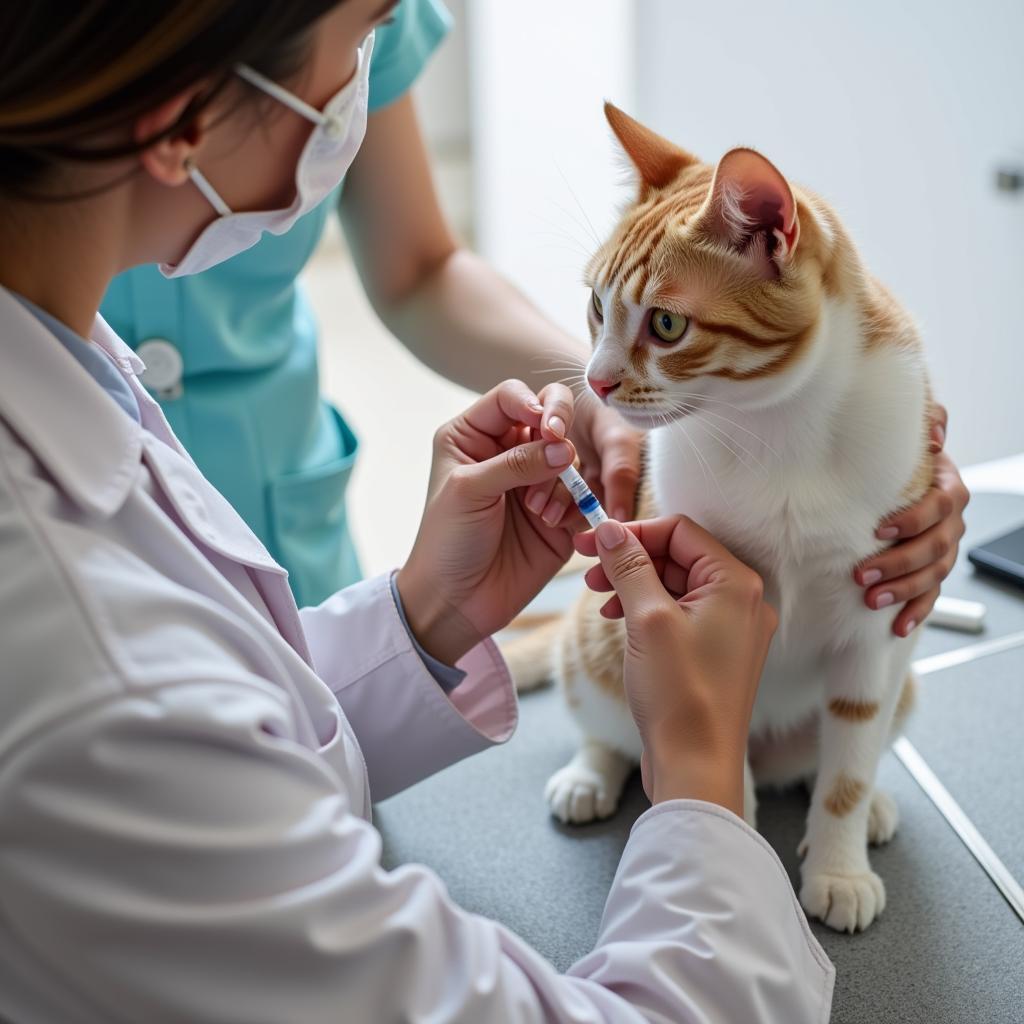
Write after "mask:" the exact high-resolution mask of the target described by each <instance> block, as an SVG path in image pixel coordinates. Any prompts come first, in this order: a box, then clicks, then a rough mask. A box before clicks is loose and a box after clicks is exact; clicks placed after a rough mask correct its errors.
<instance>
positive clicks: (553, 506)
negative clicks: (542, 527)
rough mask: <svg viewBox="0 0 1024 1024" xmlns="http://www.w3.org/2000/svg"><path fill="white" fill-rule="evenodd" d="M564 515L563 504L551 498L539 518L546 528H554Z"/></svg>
mask: <svg viewBox="0 0 1024 1024" xmlns="http://www.w3.org/2000/svg"><path fill="white" fill-rule="evenodd" d="M564 513H565V503H564V502H561V501H558V500H557V499H554V498H553V499H552V500H551V501H550V502H549V503H548V507H547V508H546V509H544V515H542V516H541V519H543V520H544V522H545V523H547V524H548V526H555V525H557V524H558V523H559V522H560V521H561V518H562V515H563V514H564Z"/></svg>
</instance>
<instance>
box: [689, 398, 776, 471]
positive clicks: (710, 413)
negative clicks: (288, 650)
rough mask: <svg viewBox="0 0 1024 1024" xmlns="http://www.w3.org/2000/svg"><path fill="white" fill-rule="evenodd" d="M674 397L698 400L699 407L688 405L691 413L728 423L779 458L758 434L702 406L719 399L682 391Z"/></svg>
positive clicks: (727, 403) (732, 406)
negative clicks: (699, 402) (712, 417)
mask: <svg viewBox="0 0 1024 1024" xmlns="http://www.w3.org/2000/svg"><path fill="white" fill-rule="evenodd" d="M674 397H681V398H692V399H699V400H700V401H701V403H702V404H701V405H700V406H696V405H692V404H691V405H690V410H691V411H695V412H699V413H701V414H703V415H705V416H714V417H715V418H716V419H719V420H722V421H723V422H725V423H728V424H730V425H731V426H734V427H736V428H737V430H742V431H743V433H744V434H749V435H750V436H751V437H752V438H753V439H754V440H755V441H757V442H758V444H762V445H764V446H765V448H767V449H768V451H770V452H771V453H772V455H774V456H775V458H780V456H779V453H778V452H777V451H776V450H775V449H774V448H773V447H772V446H771V445H770V444H769V443H768V442H767V441H766V440H765V439H764V438H763V437H761V436H760V435H758V434H755V433H754V432H753V431H752V430H748V429H747V428H746V427H745V426H743V424H742V423H737V422H736V421H735V420H733V419H730V418H729V417H728V416H725V415H723V414H722V413H720V412H716V411H714V410H711V409H705V408H704V406H703V403H704V402H708V401H710V402H716V401H717V402H721V399H715V398H710V399H709V398H705V397H704V396H703V395H696V394H691V393H690V392H685V391H683V392H679V391H677V392H675V396H674ZM722 404H723V405H728V406H730V408H733V409H736V410H737V411H738V412H741V411H742V410H740V409H739V408H738V407H737V406H735V405H731V403H729V402H722ZM730 437H731V435H730ZM732 439H733V440H734V441H735V440H736V438H732ZM737 443H738V442H737Z"/></svg>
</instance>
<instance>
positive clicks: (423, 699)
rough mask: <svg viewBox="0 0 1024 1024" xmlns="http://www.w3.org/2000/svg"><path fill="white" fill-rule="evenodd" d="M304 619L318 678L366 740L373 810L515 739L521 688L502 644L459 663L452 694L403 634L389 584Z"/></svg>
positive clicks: (341, 597) (365, 585)
mask: <svg viewBox="0 0 1024 1024" xmlns="http://www.w3.org/2000/svg"><path fill="white" fill-rule="evenodd" d="M299 615H300V617H301V619H302V626H303V629H304V631H305V634H306V641H307V643H308V645H309V650H310V654H311V656H312V661H313V668H314V669H315V670H316V672H317V675H319V676H320V678H321V679H323V681H324V682H325V683H326V684H327V685H328V686H329V687H330V688H331V690H332V691H333V692H334V694H335V696H336V697H337V699H338V703H339V704H340V705H341V707H342V710H343V711H344V712H345V717H346V718H347V719H348V720H349V722H350V724H351V725H352V729H353V731H354V732H355V734H356V738H357V739H358V740H359V746H360V747H361V749H362V751H363V757H364V758H365V760H366V768H367V773H368V775H369V779H370V795H371V797H372V799H373V800H383V799H384V798H385V797H388V796H391V795H392V794H394V793H397V792H398V791H399V790H402V789H404V788H405V787H406V786H410V785H412V783H414V782H418V781H419V780H420V779H423V778H425V777H426V776H428V775H431V774H433V773H434V772H436V771H439V770H440V769H442V768H446V767H447V766H448V765H450V764H454V763H455V762H456V761H460V760H462V758H464V757H468V756H469V755H470V754H475V753H478V752H479V751H481V750H485V749H486V748H487V747H489V746H491V745H493V744H495V743H504V742H505V740H507V739H508V738H509V737H510V736H511V735H512V733H513V732H514V730H515V727H516V723H517V721H518V716H519V707H518V703H517V701H516V694H515V687H514V685H513V683H512V679H511V677H510V676H509V673H508V669H507V668H506V667H505V661H504V659H503V658H502V656H501V654H500V653H499V652H498V648H497V647H496V646H495V644H494V643H493V641H491V640H485V641H484V642H483V643H481V644H479V645H478V646H476V647H475V648H473V650H471V651H470V652H469V653H468V654H467V655H466V656H465V657H464V658H463V659H462V660H461V661H460V662H459V664H458V665H457V666H456V667H457V668H459V669H460V670H462V671H463V672H465V673H466V675H465V678H464V679H463V680H462V682H461V683H460V684H459V685H458V686H457V687H456V688H455V689H454V690H452V691H451V692H450V693H447V694H446V693H445V692H444V690H443V689H442V688H441V687H439V686H438V685H437V681H436V680H435V679H434V677H433V676H432V675H431V674H430V672H429V671H428V669H427V667H426V665H425V664H424V663H423V659H422V658H421V657H420V656H419V654H418V653H417V652H416V649H415V646H414V645H413V642H412V640H411V638H410V637H409V634H408V632H407V631H406V629H405V626H404V625H403V624H402V619H401V616H400V615H399V611H398V608H397V607H396V605H395V600H394V597H393V595H392V591H391V583H390V576H389V575H383V576H378V577H376V578H375V579H371V580H364V581H363V582H361V583H356V584H354V585H353V586H351V587H346V588H345V589H344V590H340V591H338V593H336V594H334V595H333V596H332V597H329V598H328V599H327V600H326V601H324V603H323V604H321V605H319V606H317V607H315V608H303V609H302V611H301V612H300V613H299Z"/></svg>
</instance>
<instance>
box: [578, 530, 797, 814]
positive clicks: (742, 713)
mask: <svg viewBox="0 0 1024 1024" xmlns="http://www.w3.org/2000/svg"><path fill="white" fill-rule="evenodd" d="M575 545H576V549H577V550H578V551H580V552H581V553H582V554H585V555H595V554H596V555H598V556H599V557H600V559H601V564H600V565H596V566H593V567H592V568H591V569H590V570H589V571H588V572H587V575H586V582H587V585H588V586H589V587H590V589H591V590H594V591H597V592H599V593H607V592H611V591H613V590H614V592H615V593H614V595H613V596H612V597H611V598H610V600H609V601H608V602H607V603H606V604H605V605H604V607H603V608H602V609H601V614H602V615H605V616H606V617H608V618H620V617H622V618H625V621H626V653H625V664H624V677H623V678H624V682H625V688H626V696H627V698H628V700H629V707H630V711H631V712H632V713H633V717H634V718H635V719H636V723H637V726H638V727H639V729H640V735H641V737H642V739H643V745H644V753H643V758H642V761H641V772H642V775H643V784H644V790H645V792H646V793H647V795H648V797H649V798H650V799H651V802H652V803H659V802H661V801H663V800H669V799H674V798H681V797H689V798H693V799H699V800H709V801H712V802H714V803H718V804H721V805H722V806H724V807H728V808H729V809H730V810H732V811H734V812H735V813H736V814H742V813H743V762H744V757H745V751H746V745H747V732H748V730H749V727H750V715H751V712H752V710H753V707H754V697H755V696H756V693H757V686H758V682H759V681H760V678H761V670H762V668H763V667H764V661H765V658H766V657H767V655H768V646H769V644H770V642H771V638H772V634H773V633H774V632H775V626H776V623H777V618H776V615H775V612H774V611H773V610H772V609H771V608H770V607H769V606H768V605H767V604H765V602H764V599H763V587H762V583H761V578H760V577H759V576H758V575H757V573H755V572H754V571H753V570H752V569H750V568H748V567H747V566H746V565H744V564H743V563H742V562H740V561H739V560H738V559H736V558H734V557H733V556H732V555H731V554H730V553H729V552H728V551H727V550H726V549H725V548H724V547H723V546H722V545H721V544H719V543H718V541H716V540H715V539H714V538H713V537H712V536H711V535H710V534H709V533H707V532H706V531H705V530H703V529H701V528H700V527H699V526H697V525H696V523H694V522H692V521H691V520H690V519H687V518H686V517H685V516H667V517H664V518H661V519H653V520H648V521H645V522H641V523H629V524H628V525H626V526H623V525H622V524H620V523H617V522H614V521H611V522H607V523H602V524H601V525H600V526H599V527H598V528H597V530H595V531H593V532H592V533H584V534H580V535H578V536H577V537H576V538H575Z"/></svg>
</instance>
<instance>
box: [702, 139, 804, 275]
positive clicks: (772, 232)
mask: <svg viewBox="0 0 1024 1024" xmlns="http://www.w3.org/2000/svg"><path fill="white" fill-rule="evenodd" d="M713 196H714V204H715V206H716V207H717V210H718V214H719V224H720V228H721V229H722V230H723V233H724V234H726V235H727V237H728V239H729V240H730V241H731V242H732V243H733V244H736V245H742V244H743V243H744V242H745V241H746V240H747V239H750V238H752V237H754V236H756V235H760V234H764V235H765V236H766V237H767V239H768V255H769V256H788V255H790V254H792V252H793V250H794V249H795V248H796V243H797V239H798V237H799V234H800V225H799V222H798V220H797V216H796V201H795V200H794V198H793V191H792V189H790V187H789V182H787V181H786V179H785V178H784V177H783V176H782V175H781V174H780V173H779V171H778V170H777V169H776V168H775V166H774V164H772V163H771V162H770V161H769V160H766V159H765V158H764V157H763V156H761V154H760V153H756V152H754V151H753V150H752V149H734V150H732V151H731V152H729V153H726V155H725V156H724V157H722V160H721V161H720V163H719V164H718V169H717V171H716V172H715V183H714V186H713ZM780 249H781V251H780Z"/></svg>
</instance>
